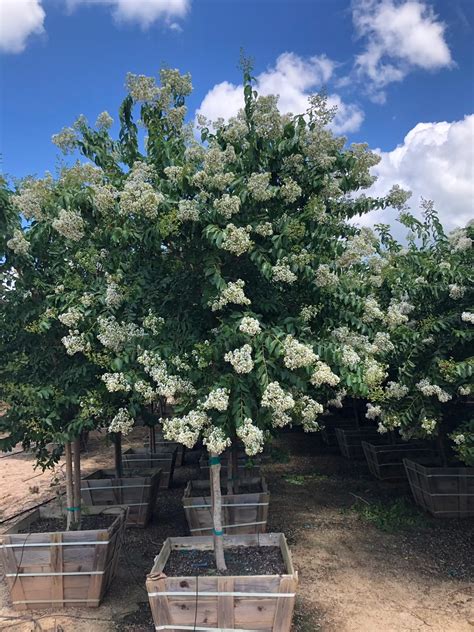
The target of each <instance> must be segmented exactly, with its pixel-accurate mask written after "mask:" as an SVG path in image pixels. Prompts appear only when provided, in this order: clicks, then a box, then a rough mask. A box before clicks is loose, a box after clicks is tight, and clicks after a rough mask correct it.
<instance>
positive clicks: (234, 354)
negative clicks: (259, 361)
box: [224, 344, 253, 373]
mask: <svg viewBox="0 0 474 632" xmlns="http://www.w3.org/2000/svg"><path fill="white" fill-rule="evenodd" d="M224 360H225V361H226V362H230V363H231V364H232V366H233V367H234V370H235V371H236V373H250V371H251V370H252V369H253V360H252V347H251V346H250V345H248V344H245V345H243V346H242V347H239V348H237V349H234V351H228V352H227V353H226V354H225V355H224Z"/></svg>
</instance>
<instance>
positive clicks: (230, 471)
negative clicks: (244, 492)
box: [227, 452, 234, 495]
mask: <svg viewBox="0 0 474 632" xmlns="http://www.w3.org/2000/svg"><path fill="white" fill-rule="evenodd" d="M233 479H234V462H233V459H232V452H229V453H228V454H227V495H229V494H233V493H234V481H233Z"/></svg>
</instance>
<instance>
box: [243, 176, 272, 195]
mask: <svg viewBox="0 0 474 632" xmlns="http://www.w3.org/2000/svg"><path fill="white" fill-rule="evenodd" d="M270 177H271V173H252V175H251V176H250V178H249V179H248V182H247V189H248V192H249V193H250V195H251V197H252V198H253V199H254V200H256V201H257V202H266V201H267V200H270V199H271V198H272V197H273V196H274V195H275V192H274V190H273V189H272V188H271V187H270Z"/></svg>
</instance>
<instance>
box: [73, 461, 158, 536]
mask: <svg viewBox="0 0 474 632" xmlns="http://www.w3.org/2000/svg"><path fill="white" fill-rule="evenodd" d="M160 474H161V470H157V469H155V470H149V471H147V470H145V471H144V473H143V476H133V477H130V478H125V477H124V478H115V470H97V471H96V472H93V473H92V474H90V475H89V476H86V477H84V478H83V479H82V482H81V496H82V501H83V503H84V504H86V505H91V506H98V505H99V506H105V505H126V506H127V507H128V508H129V509H128V517H127V527H146V525H147V524H148V522H149V521H150V519H151V517H152V514H153V510H154V508H155V504H156V497H157V495H158V488H159V484H160Z"/></svg>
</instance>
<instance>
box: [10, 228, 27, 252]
mask: <svg viewBox="0 0 474 632" xmlns="http://www.w3.org/2000/svg"><path fill="white" fill-rule="evenodd" d="M7 248H10V250H13V252H14V253H15V254H16V255H27V254H28V251H29V250H30V242H29V241H28V240H27V239H25V236H24V234H23V231H22V230H19V229H18V228H15V230H14V231H13V237H12V238H11V239H9V240H8V241H7Z"/></svg>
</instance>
